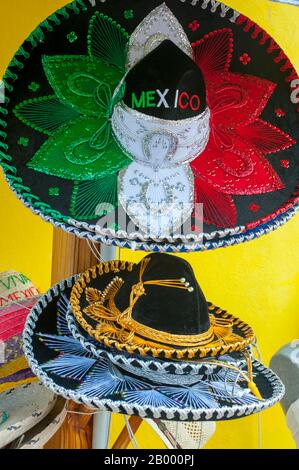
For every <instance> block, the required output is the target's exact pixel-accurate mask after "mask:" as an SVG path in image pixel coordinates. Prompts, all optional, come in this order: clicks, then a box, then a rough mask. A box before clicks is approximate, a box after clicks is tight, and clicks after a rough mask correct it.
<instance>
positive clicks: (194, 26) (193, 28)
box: [188, 20, 200, 32]
mask: <svg viewBox="0 0 299 470" xmlns="http://www.w3.org/2000/svg"><path fill="white" fill-rule="evenodd" d="M199 27H200V24H199V22H198V21H197V20H193V21H191V23H189V24H188V28H189V29H191V31H193V32H195V31H197V30H198V28H199Z"/></svg>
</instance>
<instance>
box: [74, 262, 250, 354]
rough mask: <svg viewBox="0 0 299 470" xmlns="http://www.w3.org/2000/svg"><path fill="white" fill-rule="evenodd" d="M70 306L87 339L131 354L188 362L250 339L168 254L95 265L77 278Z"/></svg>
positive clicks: (185, 267) (243, 344)
mask: <svg viewBox="0 0 299 470" xmlns="http://www.w3.org/2000/svg"><path fill="white" fill-rule="evenodd" d="M70 303H71V307H72V311H73V314H74V315H75V317H76V319H77V321H78V323H79V324H80V325H81V327H82V328H83V329H84V330H85V331H87V333H88V334H89V335H90V336H92V337H93V338H95V339H96V340H97V341H98V342H100V343H101V344H102V345H103V346H106V347H110V348H116V349H118V350H125V351H127V352H129V353H131V354H139V355H142V356H145V355H149V356H153V357H158V358H166V359H180V360H185V359H187V360H188V359H195V358H200V357H207V356H216V355H221V354H225V353H228V352H233V351H239V350H243V349H245V348H246V346H248V345H249V344H251V343H252V342H253V341H254V333H253V330H252V329H251V327H250V326H249V325H247V324H246V323H244V322H242V321H241V320H240V319H238V318H236V317H234V316H233V315H231V314H229V313H227V312H225V311H223V310H222V309H220V308H218V307H215V306H214V305H212V304H209V303H208V302H207V301H206V299H205V297H204V295H203V293H202V291H201V289H200V287H199V285H198V283H197V281H196V279H195V276H194V273H193V270H192V268H191V266H190V265H189V263H188V262H187V261H185V260H183V259H181V258H177V257H174V256H171V255H166V254H157V253H156V254H151V255H148V256H146V257H145V258H143V259H142V260H141V262H140V263H139V264H133V263H127V262H125V261H111V262H107V263H104V264H99V265H97V266H95V267H94V268H91V269H89V270H88V271H86V272H85V273H84V274H83V275H82V276H81V277H80V278H79V279H78V280H77V282H76V283H75V285H74V287H73V289H72V293H71V296H70Z"/></svg>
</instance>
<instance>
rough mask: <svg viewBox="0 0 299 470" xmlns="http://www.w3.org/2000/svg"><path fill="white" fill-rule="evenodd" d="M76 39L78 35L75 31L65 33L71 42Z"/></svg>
mask: <svg viewBox="0 0 299 470" xmlns="http://www.w3.org/2000/svg"><path fill="white" fill-rule="evenodd" d="M77 39H78V36H77V34H76V33H75V31H72V32H71V33H69V34H68V35H67V40H68V41H69V42H70V43H71V44H72V43H73V42H75V41H77Z"/></svg>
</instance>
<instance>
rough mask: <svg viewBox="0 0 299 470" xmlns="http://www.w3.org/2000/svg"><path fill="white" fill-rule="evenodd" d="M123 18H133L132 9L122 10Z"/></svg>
mask: <svg viewBox="0 0 299 470" xmlns="http://www.w3.org/2000/svg"><path fill="white" fill-rule="evenodd" d="M124 18H125V19H126V20H131V19H133V18H134V11H133V10H125V11H124Z"/></svg>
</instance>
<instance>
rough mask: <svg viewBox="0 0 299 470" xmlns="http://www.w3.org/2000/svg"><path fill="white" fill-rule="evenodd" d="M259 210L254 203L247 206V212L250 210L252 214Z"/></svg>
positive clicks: (257, 205) (258, 206)
mask: <svg viewBox="0 0 299 470" xmlns="http://www.w3.org/2000/svg"><path fill="white" fill-rule="evenodd" d="M260 208H261V206H260V205H259V204H255V203H254V202H252V203H251V204H249V210H251V211H252V212H258V211H259V210H260Z"/></svg>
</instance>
